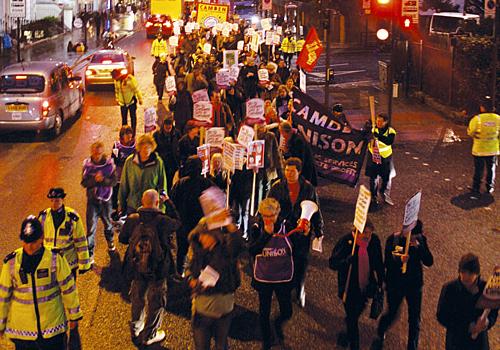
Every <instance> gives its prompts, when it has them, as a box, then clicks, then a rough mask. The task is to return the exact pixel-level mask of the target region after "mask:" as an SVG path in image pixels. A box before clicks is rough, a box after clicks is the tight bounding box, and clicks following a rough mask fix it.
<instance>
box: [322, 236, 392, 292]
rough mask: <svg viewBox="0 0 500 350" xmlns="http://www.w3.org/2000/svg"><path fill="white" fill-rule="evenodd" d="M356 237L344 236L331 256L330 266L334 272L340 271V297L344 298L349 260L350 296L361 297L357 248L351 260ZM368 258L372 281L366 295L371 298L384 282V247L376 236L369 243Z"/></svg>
mask: <svg viewBox="0 0 500 350" xmlns="http://www.w3.org/2000/svg"><path fill="white" fill-rule="evenodd" d="M353 243H354V236H353V235H352V233H348V234H347V235H345V236H343V237H342V238H341V239H340V240H339V241H338V242H337V244H336V245H335V247H334V248H333V251H332V255H331V256H330V260H329V265H330V268H331V269H332V270H335V271H338V274H339V276H338V296H339V298H342V295H343V294H344V291H345V288H346V284H347V274H348V271H349V265H350V263H349V260H351V261H352V272H351V279H350V281H349V291H348V296H349V295H359V294H360V293H361V292H360V289H359V281H358V250H359V247H358V246H356V249H355V251H354V256H353V257H352V258H351V253H352V245H353ZM367 250H368V256H369V260H370V280H369V283H368V287H367V288H366V294H367V295H368V296H371V295H370V294H372V293H373V292H374V291H375V289H376V288H381V287H382V283H383V280H384V264H383V262H382V247H381V244H380V239H379V238H378V236H377V235H376V234H372V236H371V238H370V243H368V248H367Z"/></svg>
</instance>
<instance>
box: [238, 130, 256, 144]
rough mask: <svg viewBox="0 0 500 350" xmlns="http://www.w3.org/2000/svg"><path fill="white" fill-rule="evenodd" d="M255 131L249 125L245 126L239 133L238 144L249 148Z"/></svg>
mask: <svg viewBox="0 0 500 350" xmlns="http://www.w3.org/2000/svg"><path fill="white" fill-rule="evenodd" d="M254 136H255V131H254V130H253V128H251V127H249V126H248V125H243V126H242V127H241V128H240V132H239V133H238V139H237V141H238V143H239V144H240V145H242V146H245V148H246V147H248V144H249V143H250V142H251V141H252V140H253V138H254Z"/></svg>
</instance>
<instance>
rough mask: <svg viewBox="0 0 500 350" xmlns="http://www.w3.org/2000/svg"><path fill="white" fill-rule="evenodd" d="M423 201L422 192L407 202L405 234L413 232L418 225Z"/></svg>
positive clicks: (404, 220)
mask: <svg viewBox="0 0 500 350" xmlns="http://www.w3.org/2000/svg"><path fill="white" fill-rule="evenodd" d="M421 199H422V191H418V192H417V193H415V194H414V195H413V196H412V197H411V198H410V199H409V200H408V201H407V202H406V206H405V216H404V219H403V232H408V231H411V230H412V229H413V228H414V227H415V225H416V224H417V220H418V212H419V211H420V201H421Z"/></svg>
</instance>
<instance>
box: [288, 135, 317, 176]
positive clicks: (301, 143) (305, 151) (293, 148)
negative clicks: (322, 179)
mask: <svg viewBox="0 0 500 350" xmlns="http://www.w3.org/2000/svg"><path fill="white" fill-rule="evenodd" d="M287 146H288V150H287V152H286V153H285V154H284V158H285V160H286V159H288V158H291V157H297V158H299V159H300V160H301V161H302V173H301V174H302V176H304V178H306V180H308V181H309V182H310V183H311V184H312V185H313V186H317V185H318V176H317V174H316V168H315V166H314V155H313V153H312V149H311V146H310V145H309V144H308V143H307V141H306V140H305V139H304V136H302V134H299V133H297V132H294V133H293V134H292V136H291V137H290V139H289V140H288V143H287Z"/></svg>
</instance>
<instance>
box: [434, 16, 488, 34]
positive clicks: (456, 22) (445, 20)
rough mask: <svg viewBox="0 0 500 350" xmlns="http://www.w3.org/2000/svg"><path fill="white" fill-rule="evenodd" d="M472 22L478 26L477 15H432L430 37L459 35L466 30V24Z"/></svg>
mask: <svg viewBox="0 0 500 350" xmlns="http://www.w3.org/2000/svg"><path fill="white" fill-rule="evenodd" d="M470 21H474V22H476V23H477V24H479V15H472V14H465V15H464V14H462V13H460V12H438V13H434V14H433V15H432V18H431V23H430V26H429V34H431V35H450V34H460V32H461V31H462V32H463V31H464V30H465V28H466V24H467V22H470Z"/></svg>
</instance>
